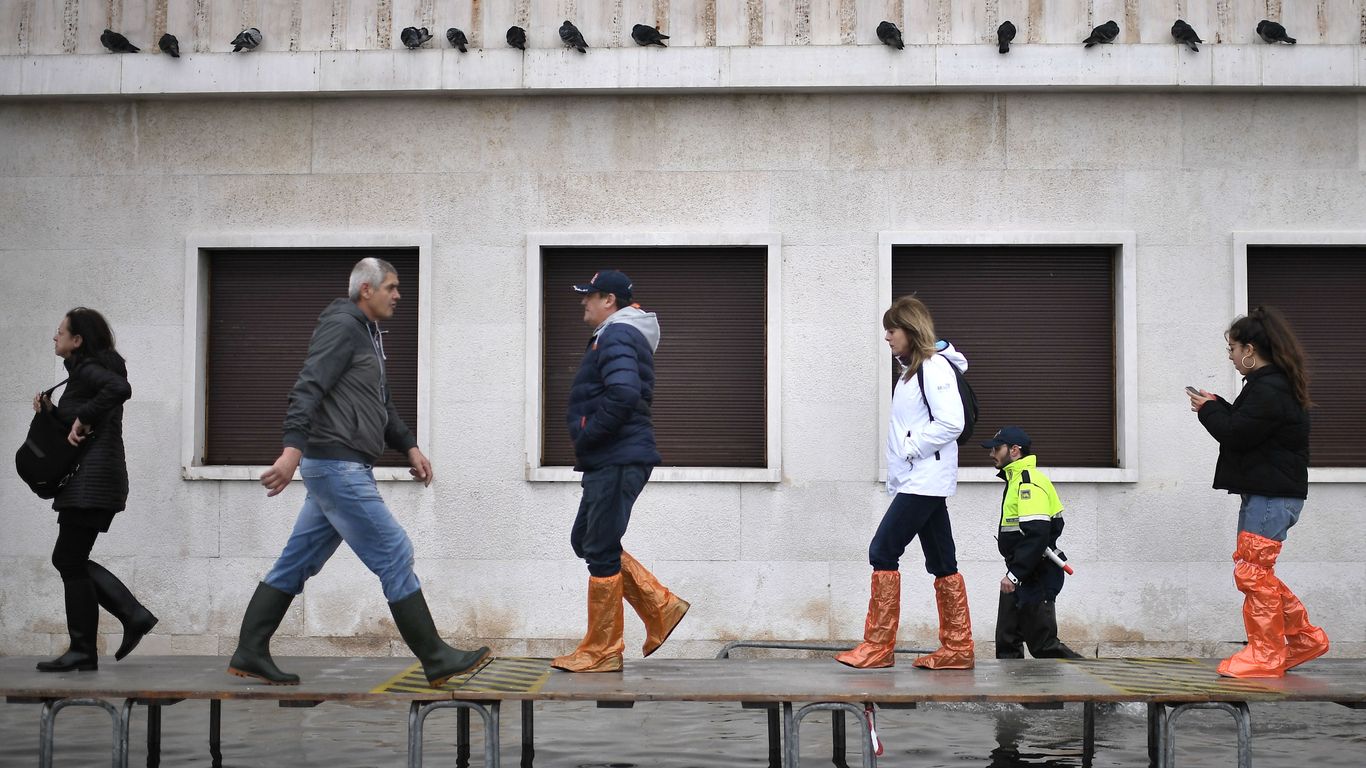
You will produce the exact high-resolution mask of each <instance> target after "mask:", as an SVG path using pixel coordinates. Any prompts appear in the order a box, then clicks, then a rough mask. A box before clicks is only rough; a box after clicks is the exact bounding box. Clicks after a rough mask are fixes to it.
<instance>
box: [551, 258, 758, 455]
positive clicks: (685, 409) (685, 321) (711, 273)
mask: <svg viewBox="0 0 1366 768" xmlns="http://www.w3.org/2000/svg"><path fill="white" fill-rule="evenodd" d="M540 252H541V270H542V272H541V286H542V287H541V292H542V297H541V299H542V314H541V318H542V329H541V331H542V333H541V340H542V345H543V347H542V356H541V360H542V366H543V375H544V380H543V393H544V394H543V397H542V414H541V416H542V418H541V431H542V434H541V456H540V460H541V464H542V465H543V466H569V465H572V464H573V463H574V446H573V444H572V443H571V442H570V440H569V434H568V429H567V427H566V425H565V411H566V408H567V405H568V403H569V388H570V384H571V383H572V382H573V379H574V374H575V373H576V372H577V371H578V369H579V363H580V361H581V360H582V358H583V353H584V348H585V346H586V344H587V343H588V339H589V334H591V333H592V330H593V329H591V328H589V327H587V326H586V325H584V322H583V309H582V308H581V307H580V305H579V299H580V294H578V293H575V292H574V290H573V289H572V286H573V285H575V284H580V283H585V282H587V281H588V280H589V279H590V278H591V277H592V276H593V273H594V272H597V271H598V270H601V269H617V270H620V271H622V272H625V273H626V274H627V275H628V276H630V278H631V280H632V282H633V283H634V285H635V291H634V293H635V295H634V297H633V301H634V302H636V303H638V304H640V306H641V308H642V309H644V310H646V311H648V312H654V313H656V314H658V315H659V325H660V343H659V349H658V350H657V352H656V354H655V393H654V403H653V408H652V410H653V418H654V426H655V439H656V441H657V442H658V445H659V452H660V455H661V456H662V457H663V463H664V466H673V467H764V466H766V465H767V462H768V458H769V457H768V456H767V452H766V445H767V442H766V440H767V422H766V416H767V408H766V396H767V382H766V380H765V377H766V373H765V372H766V370H767V364H768V360H767V354H766V348H767V347H766V345H767V324H766V323H767V299H766V289H767V278H768V276H767V264H768V251H767V249H766V248H765V247H752V246H725V247H721V246H717V247H634V246H592V247H544V248H541V249H540Z"/></svg>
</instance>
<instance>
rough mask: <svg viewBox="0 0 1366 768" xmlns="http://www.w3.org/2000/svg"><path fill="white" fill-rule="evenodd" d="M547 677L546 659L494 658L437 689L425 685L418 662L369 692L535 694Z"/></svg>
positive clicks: (548, 664) (548, 668)
mask: <svg viewBox="0 0 1366 768" xmlns="http://www.w3.org/2000/svg"><path fill="white" fill-rule="evenodd" d="M549 678H550V659H532V658H526V657H520V656H510V657H498V658H490V659H486V660H485V661H484V663H483V664H481V665H479V667H477V668H476V669H474V670H473V671H472V672H466V673H465V674H463V675H457V676H455V677H452V678H451V679H450V680H447V681H446V684H445V685H442V686H441V687H440V688H432V687H431V686H430V685H428V684H427V677H426V675H424V674H423V673H422V664H421V663H420V662H419V663H414V664H413V665H412V666H411V667H408V668H407V669H405V670H403V671H402V672H400V673H398V674H397V675H394V676H393V677H391V678H389V679H388V680H386V681H384V682H383V683H381V684H380V685H378V686H376V687H375V688H374V689H373V690H371V691H370V692H371V693H441V692H448V693H449V692H455V691H471V692H493V693H536V692H537V691H539V690H541V687H542V686H544V685H545V682H546V680H548V679H549Z"/></svg>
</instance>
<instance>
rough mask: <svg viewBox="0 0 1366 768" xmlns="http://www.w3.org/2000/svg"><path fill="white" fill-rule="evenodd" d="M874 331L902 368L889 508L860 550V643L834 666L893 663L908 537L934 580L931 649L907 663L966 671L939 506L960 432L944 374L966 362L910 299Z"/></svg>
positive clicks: (959, 595) (948, 532) (958, 589)
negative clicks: (863, 577) (868, 578)
mask: <svg viewBox="0 0 1366 768" xmlns="http://www.w3.org/2000/svg"><path fill="white" fill-rule="evenodd" d="M882 327H883V328H885V329H886V330H887V337H886V338H887V345H888V346H890V347H891V348H892V354H893V355H895V356H896V358H897V360H898V361H900V363H901V364H902V365H903V366H904V369H903V372H902V375H901V376H900V378H899V380H898V381H897V386H896V389H895V390H894V392H893V394H892V419H891V423H890V424H889V425H888V427H887V492H888V493H889V494H891V495H892V503H891V506H889V507H888V508H887V513H886V514H885V515H883V517H882V523H881V524H880V525H878V528H877V533H875V534H873V541H872V543H871V544H869V545H868V561H869V562H870V563H871V564H872V566H873V582H872V597H870V598H869V600H868V619H867V621H866V622H865V624H864V628H863V642H862V643H861V644H859V645H858V647H856V648H854V649H852V650H848V651H845V652H843V653H840V654H837V655H836V656H835V660H836V661H838V662H840V663H841V664H847V665H849V666H851V667H858V668H860V669H869V668H875V667H890V666H892V664H893V663H895V658H894V655H893V651H894V648H895V647H896V630H897V625H898V623H899V619H900V613H901V572H900V571H899V570H897V567H898V561H899V560H900V559H901V555H902V553H904V552H905V551H906V547H907V545H909V544H910V543H911V539H914V538H916V537H917V536H919V537H920V547H921V549H922V550H924V552H925V570H927V571H929V572H930V573H931V574H932V575H933V576H934V577H935V580H934V594H935V600H936V602H937V603H938V604H939V644H940V648H939V650H937V651H935V652H934V653H931V654H928V655H926V656H921V657H919V658H917V659H916V660H915V661H914V662H912V663H913V664H914V665H915V666H917V667H923V668H925V669H971V668H972V665H973V658H972V652H973V644H972V620H971V618H970V617H969V616H968V595H967V589H966V587H965V586H964V585H963V577H962V575H961V574H959V573H958V561H957V559H956V555H955V552H954V545H953V529H952V528H951V527H950V525H949V508H948V505H947V504H946V503H945V499H947V498H948V497H949V496H952V495H953V494H954V492H955V491H956V490H957V488H958V443H957V442H956V440H957V439H958V435H959V434H960V433H961V432H962V431H963V424H964V418H963V402H962V399H961V398H960V397H959V394H958V378H957V376H956V375H955V374H954V372H953V367H952V366H957V367H958V369H959V370H960V371H966V370H967V369H968V361H967V359H966V358H964V357H963V355H962V354H960V353H959V352H958V351H957V350H956V349H954V348H953V346H952V345H950V344H947V343H945V342H942V341H941V342H936V340H935V339H936V337H935V333H934V319H933V318H931V317H930V311H929V309H927V308H926V307H925V304H924V302H922V301H920V300H919V299H917V298H915V297H912V296H903V297H902V298H900V299H897V300H896V301H895V302H893V304H892V306H891V308H890V309H888V310H887V311H886V312H885V313H884V314H883V315H882Z"/></svg>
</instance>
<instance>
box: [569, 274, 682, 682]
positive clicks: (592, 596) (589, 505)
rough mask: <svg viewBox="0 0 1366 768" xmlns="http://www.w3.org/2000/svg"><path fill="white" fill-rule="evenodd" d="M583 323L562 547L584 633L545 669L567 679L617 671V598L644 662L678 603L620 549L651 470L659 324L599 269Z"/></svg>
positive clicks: (626, 282) (588, 287)
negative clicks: (583, 578)
mask: <svg viewBox="0 0 1366 768" xmlns="http://www.w3.org/2000/svg"><path fill="white" fill-rule="evenodd" d="M574 290H575V291H577V292H579V293H581V294H583V298H582V299H581V301H580V303H581V304H582V305H583V320H584V322H585V323H586V324H587V325H588V326H589V327H590V328H592V329H593V335H592V337H591V338H590V339H589V341H588V349H587V350H586V351H585V352H584V355H583V362H582V363H581V364H580V365H579V372H578V373H577V374H575V376H574V383H573V386H571V387H570V390H569V409H568V411H567V415H566V420H567V423H568V426H569V436H570V437H571V438H573V440H574V455H575V459H576V460H575V464H574V468H575V469H577V470H580V471H582V472H583V481H582V485H583V497H582V499H581V500H580V502H579V513H578V516H577V517H575V519H574V527H573V530H572V532H571V533H570V538H569V541H570V544H571V545H572V546H573V547H574V554H575V555H578V556H579V557H581V558H583V559H584V560H585V561H587V563H588V573H589V579H588V631H587V633H586V634H585V635H584V638H583V641H582V642H580V643H579V646H578V648H577V649H575V651H574V652H573V653H571V654H569V655H567V656H559V657H556V658H555V660H554V661H553V662H551V666H553V667H555V668H557V669H563V670H565V671H568V672H615V671H617V670H620V669H621V652H622V649H623V647H624V643H623V642H622V605H621V601H622V599H623V597H624V598H625V600H626V601H627V602H629V603H630V604H631V607H632V608H634V609H635V611H636V613H638V614H640V618H641V620H642V621H643V622H644V623H645V630H646V638H645V646H644V648H643V649H642V650H643V652H644V654H645V655H646V656H649V655H650V654H651V653H654V651H655V650H656V649H657V648H659V646H660V645H661V644H663V642H664V640H665V639H667V638H668V636H669V633H671V632H672V631H673V629H674V627H675V626H677V625H678V622H679V621H681V620H682V619H683V615H684V614H685V613H687V612H688V603H687V601H685V600H683V599H681V598H679V597H678V596H677V595H674V594H673V593H672V592H670V591H669V590H668V589H667V588H666V587H664V585H662V584H660V583H659V581H658V580H657V579H655V577H654V575H653V574H651V573H650V572H649V571H648V570H646V569H645V567H644V566H643V565H641V564H640V562H639V561H637V560H636V559H635V558H633V557H631V556H630V555H629V554H627V553H626V552H625V551H623V550H622V548H621V538H622V536H624V535H625V534H626V525H627V523H628V522H630V519H631V506H632V505H633V504H634V503H635V500H636V497H637V496H639V495H640V492H641V491H642V490H643V489H644V488H645V482H646V481H647V480H649V479H650V472H651V471H652V470H653V469H654V467H655V466H656V465H658V464H659V463H660V457H659V451H658V450H657V449H656V448H655V431H654V424H653V423H652V422H651V420H650V405H651V403H652V402H653V400H654V385H655V372H654V353H655V349H656V348H657V347H658V346H659V321H658V319H656V317H655V315H654V313H652V312H645V311H642V310H641V309H640V307H639V306H636V305H633V304H631V295H632V284H631V280H630V278H628V277H626V275H624V274H622V273H621V272H617V271H615V270H602V271H600V272H598V273H597V274H595V275H593V279H592V280H590V281H588V282H587V283H586V284H583V285H576V286H574Z"/></svg>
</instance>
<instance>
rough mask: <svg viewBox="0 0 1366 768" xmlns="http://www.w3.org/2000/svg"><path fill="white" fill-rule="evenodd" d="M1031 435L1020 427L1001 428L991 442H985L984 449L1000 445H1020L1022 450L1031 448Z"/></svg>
mask: <svg viewBox="0 0 1366 768" xmlns="http://www.w3.org/2000/svg"><path fill="white" fill-rule="evenodd" d="M1029 443H1030V440H1029V433H1028V432H1025V431H1024V430H1023V429H1020V428H1019V427H1001V428H1000V429H999V430H997V432H996V434H994V435H992V436H991V439H990V440H986V441H983V443H982V447H983V448H995V447H996V446H998V445H1018V446H1020V447H1021V448H1028V447H1029Z"/></svg>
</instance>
